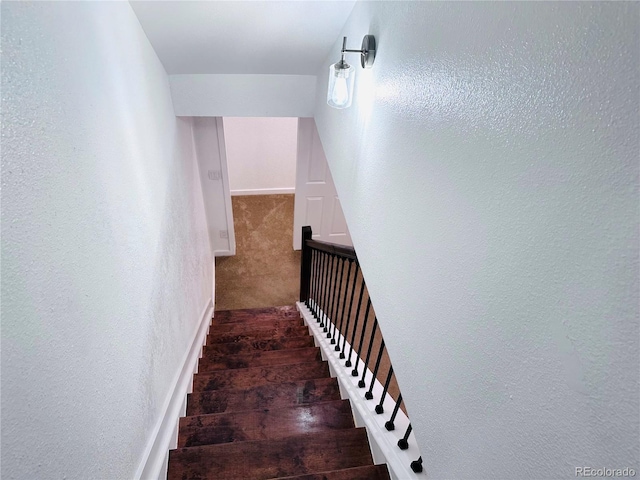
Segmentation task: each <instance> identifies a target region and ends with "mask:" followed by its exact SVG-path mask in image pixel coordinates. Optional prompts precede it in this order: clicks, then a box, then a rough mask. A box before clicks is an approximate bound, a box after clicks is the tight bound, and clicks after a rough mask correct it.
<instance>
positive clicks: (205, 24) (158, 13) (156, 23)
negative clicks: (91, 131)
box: [129, 0, 355, 75]
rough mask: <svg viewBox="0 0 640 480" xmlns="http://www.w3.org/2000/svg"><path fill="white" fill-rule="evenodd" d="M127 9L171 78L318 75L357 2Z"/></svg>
mask: <svg viewBox="0 0 640 480" xmlns="http://www.w3.org/2000/svg"><path fill="white" fill-rule="evenodd" d="M129 3H130V4H131V6H132V7H133V10H134V11H135V13H136V15H137V16H138V19H139V20H140V23H141V24H142V28H143V29H144V31H145V33H146V34H147V37H148V38H149V40H150V41H151V44H152V45H153V48H154V49H155V51H156V53H157V54H158V57H160V60H161V61H162V63H163V65H164V67H165V69H166V70H167V73H168V74H169V75H172V74H189V73H191V74H195V73H209V74H225V73H240V74H256V73H257V74H288V75H316V74H317V71H318V68H319V67H320V65H321V64H322V62H323V61H324V59H325V58H326V57H327V55H328V54H329V53H330V49H331V47H332V45H333V43H334V42H335V41H336V38H337V37H338V36H339V35H340V30H341V29H342V27H343V26H344V24H345V22H346V20H347V18H348V17H349V14H350V13H351V10H352V9H353V7H354V5H355V0H339V1H308V0H302V1H300V0H298V1H207V0H201V1H133V0H132V1H130V2H129ZM339 53H340V52H339V51H336V52H335V56H336V61H337V59H338V58H339Z"/></svg>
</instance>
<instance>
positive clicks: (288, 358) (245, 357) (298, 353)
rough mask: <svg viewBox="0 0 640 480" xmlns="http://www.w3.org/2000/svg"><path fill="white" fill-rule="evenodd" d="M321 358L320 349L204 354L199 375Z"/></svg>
mask: <svg viewBox="0 0 640 480" xmlns="http://www.w3.org/2000/svg"><path fill="white" fill-rule="evenodd" d="M207 353H208V352H207ZM321 358H322V356H321V355H320V348H318V347H307V348H289V349H284V350H267V351H264V352H262V351H257V352H254V353H238V354H235V355H214V354H206V355H205V354H203V356H202V358H201V359H200V362H199V363H198V373H203V372H213V371H218V370H229V369H233V368H249V367H262V366H267V365H286V364H290V363H303V362H312V361H314V360H321Z"/></svg>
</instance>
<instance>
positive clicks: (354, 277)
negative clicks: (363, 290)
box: [340, 261, 360, 359]
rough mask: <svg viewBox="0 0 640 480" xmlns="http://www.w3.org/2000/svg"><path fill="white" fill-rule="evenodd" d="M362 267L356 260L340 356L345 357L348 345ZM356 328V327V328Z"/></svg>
mask: <svg viewBox="0 0 640 480" xmlns="http://www.w3.org/2000/svg"><path fill="white" fill-rule="evenodd" d="M359 269H360V265H358V262H357V261H356V271H355V272H353V285H352V286H351V300H349V312H348V313H347V326H346V328H345V329H344V337H343V339H342V352H340V358H341V359H342V358H344V357H345V355H344V349H345V347H346V345H347V334H348V333H349V324H350V323H351V311H352V307H353V297H354V296H355V293H356V285H357V284H358V270H359ZM354 330H355V328H354Z"/></svg>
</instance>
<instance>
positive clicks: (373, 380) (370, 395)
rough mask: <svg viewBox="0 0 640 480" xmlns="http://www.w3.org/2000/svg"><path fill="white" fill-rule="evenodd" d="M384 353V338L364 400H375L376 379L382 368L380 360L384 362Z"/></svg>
mask: <svg viewBox="0 0 640 480" xmlns="http://www.w3.org/2000/svg"><path fill="white" fill-rule="evenodd" d="M383 351H384V338H383V339H382V340H380V350H378V358H376V365H375V367H373V377H371V383H370V384H369V391H368V392H367V393H365V394H364V398H366V399H367V400H371V399H372V398H373V385H374V384H375V383H376V377H377V376H378V369H379V368H380V360H382V352H383Z"/></svg>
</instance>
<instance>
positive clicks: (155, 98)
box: [2, 2, 212, 480]
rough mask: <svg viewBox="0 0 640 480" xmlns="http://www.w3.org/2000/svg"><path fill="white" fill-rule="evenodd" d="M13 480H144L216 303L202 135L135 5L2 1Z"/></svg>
mask: <svg viewBox="0 0 640 480" xmlns="http://www.w3.org/2000/svg"><path fill="white" fill-rule="evenodd" d="M2 122H3V125H2V478H3V479H25V480H27V479H29V480H32V479H41V478H77V479H87V478H95V479H98V478H100V479H125V478H132V477H133V476H134V473H135V471H136V468H137V467H138V464H139V462H140V460H141V456H142V453H143V449H144V448H145V445H146V443H147V441H148V440H149V437H150V435H151V430H152V428H153V427H154V425H155V424H156V422H157V420H158V418H159V416H160V414H161V411H160V410H161V407H162V406H163V402H164V401H165V398H166V397H167V394H168V392H169V388H170V386H171V385H170V383H171V381H172V379H173V378H174V376H175V374H176V373H177V371H178V370H179V368H180V367H181V365H180V362H181V360H182V358H183V356H184V354H185V352H186V350H187V348H188V347H189V343H190V341H191V339H192V337H193V335H194V332H195V328H196V327H197V325H198V320H199V318H198V317H199V316H200V314H201V312H202V309H203V307H205V305H206V303H207V301H208V300H209V299H210V296H211V284H212V278H211V264H212V258H211V254H210V250H209V241H208V237H207V230H206V222H205V216H204V211H203V206H202V192H201V190H200V183H199V179H198V171H197V166H196V164H195V162H194V159H193V150H192V141H191V127H190V124H189V122H187V121H184V120H180V119H176V118H175V116H174V113H173V109H172V104H171V97H170V91H169V83H168V79H167V76H166V74H165V72H164V69H163V67H162V65H161V64H160V62H159V61H158V59H157V57H156V55H155V53H154V52H153V50H152V48H151V46H150V45H149V43H148V41H147V39H146V37H145V35H144V33H143V31H142V29H141V28H140V25H139V23H138V20H137V18H136V16H135V15H134V14H133V12H132V10H131V8H130V6H129V4H128V3H127V2H33V3H25V2H2Z"/></svg>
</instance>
